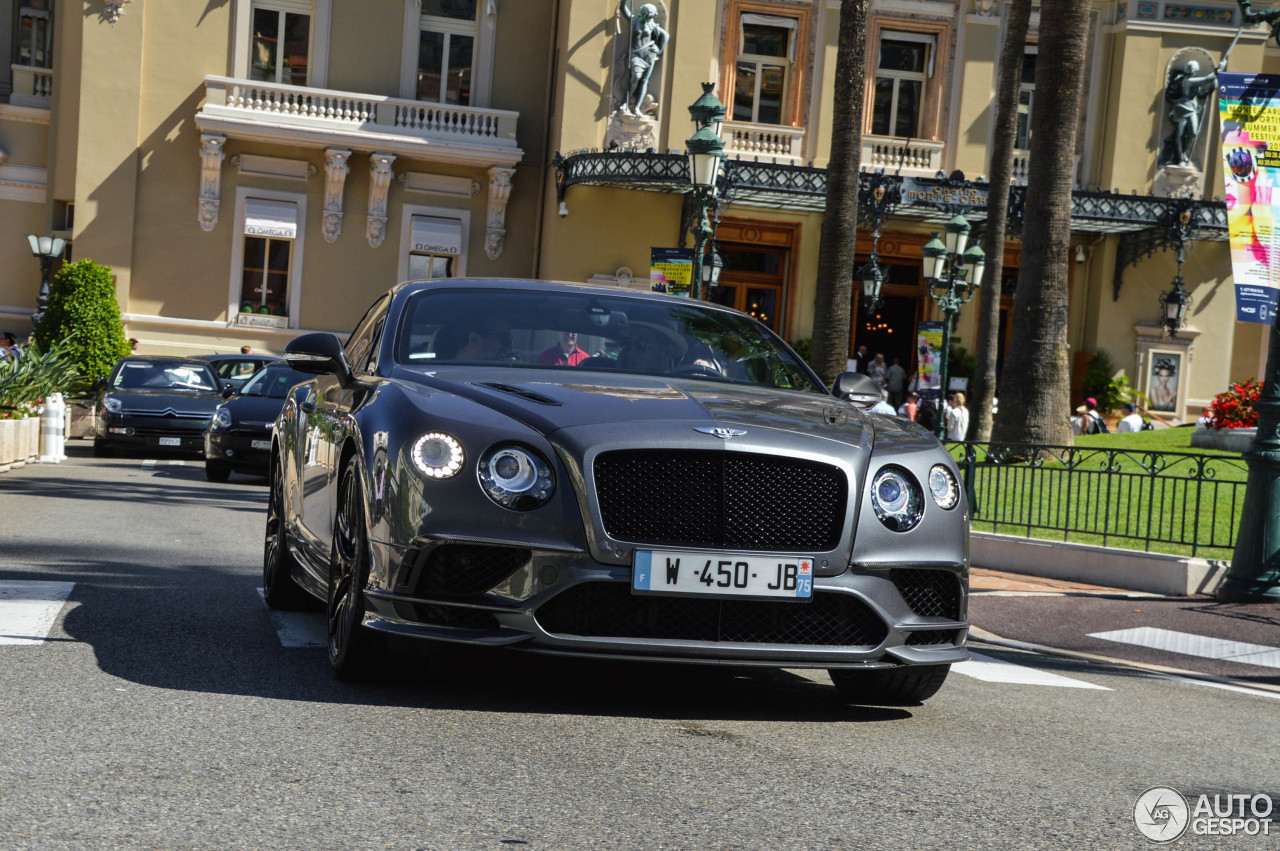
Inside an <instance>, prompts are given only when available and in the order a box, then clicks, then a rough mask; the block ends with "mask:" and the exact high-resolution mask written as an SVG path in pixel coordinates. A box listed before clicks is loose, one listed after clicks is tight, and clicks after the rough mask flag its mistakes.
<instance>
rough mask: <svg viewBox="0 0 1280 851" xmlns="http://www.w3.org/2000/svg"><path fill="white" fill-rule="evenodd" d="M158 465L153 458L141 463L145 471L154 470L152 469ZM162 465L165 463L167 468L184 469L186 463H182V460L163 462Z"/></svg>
mask: <svg viewBox="0 0 1280 851" xmlns="http://www.w3.org/2000/svg"><path fill="white" fill-rule="evenodd" d="M158 463H160V462H158V461H156V459H154V458H148V459H147V460H145V461H143V462H142V466H143V467H145V468H147V469H148V470H149V469H152V468H154V467H155V466H156V464H158ZM164 463H165V466H168V467H185V466H187V462H186V461H182V460H177V461H165V462H164Z"/></svg>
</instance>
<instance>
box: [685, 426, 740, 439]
mask: <svg viewBox="0 0 1280 851" xmlns="http://www.w3.org/2000/svg"><path fill="white" fill-rule="evenodd" d="M694 431H700V432H702V433H703V434H711V435H715V436H716V437H718V438H720V439H721V440H728V439H729V438H731V437H738V436H739V435H743V434H746V433H747V430H746V429H742V428H726V427H725V426H698V427H696V428H695V429H694Z"/></svg>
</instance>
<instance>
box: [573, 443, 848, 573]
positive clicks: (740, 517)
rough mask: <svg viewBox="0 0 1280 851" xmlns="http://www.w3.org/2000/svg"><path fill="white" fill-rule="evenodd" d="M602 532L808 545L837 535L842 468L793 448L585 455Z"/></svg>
mask: <svg viewBox="0 0 1280 851" xmlns="http://www.w3.org/2000/svg"><path fill="white" fill-rule="evenodd" d="M594 475H595V484H596V496H597V498H598V500H599V504H600V519H601V522H602V523H603V524H604V529H605V532H606V533H608V535H609V537H611V538H613V539H615V540H619V541H629V542H632V543H637V544H665V545H675V546H690V547H707V548H722V549H728V550H761V551H766V552H789V553H799V554H804V553H818V552H827V551H829V550H833V549H835V547H836V546H837V545H838V544H839V543H840V533H841V531H842V526H843V523H844V516H845V504H846V500H847V498H848V493H847V491H848V487H847V484H846V477H845V474H844V472H843V471H842V470H840V469H839V468H838V467H834V466H831V465H830V464H822V463H818V462H816V461H806V460H803V459H800V458H786V457H775V456H770V455H748V454H743V453H736V452H725V451H722V450H717V451H701V450H666V449H641V450H625V451H618V452H604V453H601V454H600V455H599V456H598V457H597V458H596V460H595V465H594Z"/></svg>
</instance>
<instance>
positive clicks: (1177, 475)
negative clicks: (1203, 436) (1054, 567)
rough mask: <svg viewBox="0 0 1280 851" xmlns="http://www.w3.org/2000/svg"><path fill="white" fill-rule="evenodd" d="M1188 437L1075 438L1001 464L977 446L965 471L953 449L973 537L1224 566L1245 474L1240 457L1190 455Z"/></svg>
mask: <svg viewBox="0 0 1280 851" xmlns="http://www.w3.org/2000/svg"><path fill="white" fill-rule="evenodd" d="M1191 431H1192V429H1191V428H1176V429H1160V430H1157V431H1146V432H1138V433H1136V434H1114V433H1113V434H1101V435H1092V436H1088V437H1077V438H1076V442H1075V448H1074V450H1072V451H1069V452H1068V451H1059V452H1056V453H1046V454H1043V455H1041V456H1040V457H1038V458H1035V459H1022V460H1009V461H1007V462H1006V461H1003V460H1002V459H1000V458H998V457H997V458H996V459H992V458H990V457H988V454H987V451H986V447H985V446H982V445H978V446H977V456H976V459H975V463H973V464H972V466H971V469H966V467H967V466H968V465H966V462H965V461H964V460H963V459H964V449H963V447H962V446H961V445H959V444H953V445H952V446H951V447H950V448H951V450H952V455H953V457H955V458H956V459H957V461H958V462H959V464H960V467H961V472H962V474H964V475H965V477H966V479H967V480H968V481H969V482H970V484H971V486H972V490H973V493H974V497H975V501H976V506H975V508H976V510H975V512H974V518H973V528H974V530H975V531H988V532H990V531H995V532H1001V533H1005V534H1011V535H1027V536H1030V537H1033V538H1041V539H1046V540H1058V541H1071V542H1075V543H1083V544H1097V545H1102V546H1109V547H1120V548H1124V549H1137V550H1150V551H1152V552H1163V553H1171V554H1178V555H1192V554H1194V555H1197V556H1200V557H1203V558H1226V559H1229V558H1231V554H1232V549H1233V546H1234V542H1235V537H1236V533H1237V531H1238V526H1239V516H1240V511H1241V509H1242V508H1243V505H1244V483H1245V480H1246V478H1247V472H1248V471H1247V468H1246V466H1245V464H1244V461H1243V459H1242V458H1241V457H1240V455H1239V454H1238V453H1229V452H1211V451H1204V450H1200V449H1199V448H1195V449H1193V448H1192V447H1191V445H1190V444H1191ZM1153 453H1155V454H1153ZM1159 453H1189V454H1176V455H1166V454H1159ZM1193 550H1194V552H1193Z"/></svg>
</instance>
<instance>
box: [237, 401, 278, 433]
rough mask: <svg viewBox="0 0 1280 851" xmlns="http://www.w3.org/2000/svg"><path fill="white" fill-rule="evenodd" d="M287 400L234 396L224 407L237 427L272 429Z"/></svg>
mask: <svg viewBox="0 0 1280 851" xmlns="http://www.w3.org/2000/svg"><path fill="white" fill-rule="evenodd" d="M284 403H285V399H283V398H280V399H271V398H268V397H266V396H232V397H231V398H230V399H228V400H227V401H226V402H224V403H223V405H222V407H224V408H226V409H227V411H228V412H229V413H230V414H231V422H232V424H233V425H234V426H237V427H246V426H247V427H251V428H252V427H258V428H262V429H265V430H270V429H271V424H272V423H274V422H275V419H276V417H277V416H279V415H280V409H281V408H283V407H284Z"/></svg>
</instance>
